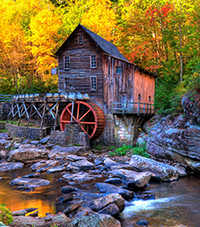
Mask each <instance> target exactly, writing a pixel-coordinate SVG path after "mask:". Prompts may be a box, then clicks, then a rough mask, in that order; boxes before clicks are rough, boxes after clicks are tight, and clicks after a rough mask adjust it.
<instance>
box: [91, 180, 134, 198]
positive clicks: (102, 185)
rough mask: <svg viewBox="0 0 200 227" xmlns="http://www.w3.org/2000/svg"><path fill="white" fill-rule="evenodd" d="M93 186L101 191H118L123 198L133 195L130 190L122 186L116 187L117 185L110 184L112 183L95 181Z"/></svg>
mask: <svg viewBox="0 0 200 227" xmlns="http://www.w3.org/2000/svg"><path fill="white" fill-rule="evenodd" d="M95 186H96V187H97V188H98V189H99V190H100V192H102V193H118V194H120V195H121V196H122V197H123V198H124V199H132V198H133V197H134V193H133V192H132V191H129V190H127V189H123V188H120V187H117V186H115V185H112V184H107V183H96V184H95Z"/></svg>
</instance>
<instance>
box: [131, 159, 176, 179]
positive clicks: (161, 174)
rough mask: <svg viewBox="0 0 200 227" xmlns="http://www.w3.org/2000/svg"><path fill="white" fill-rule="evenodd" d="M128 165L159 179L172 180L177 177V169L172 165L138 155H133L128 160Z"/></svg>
mask: <svg viewBox="0 0 200 227" xmlns="http://www.w3.org/2000/svg"><path fill="white" fill-rule="evenodd" d="M129 165H130V166H133V167H136V168H138V169H140V171H143V172H144V171H147V172H150V173H152V177H154V178H156V179H157V180H161V181H173V180H177V179H178V171H177V169H176V168H174V167H173V166H170V165H168V164H165V163H162V162H158V161H155V160H153V159H150V158H145V157H142V156H139V155H133V156H132V157H131V160H130V162H129Z"/></svg>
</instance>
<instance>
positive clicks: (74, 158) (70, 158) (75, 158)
mask: <svg viewBox="0 0 200 227" xmlns="http://www.w3.org/2000/svg"><path fill="white" fill-rule="evenodd" d="M66 159H67V161H71V162H76V161H80V160H83V159H86V158H85V157H81V156H77V155H74V154H69V155H66Z"/></svg>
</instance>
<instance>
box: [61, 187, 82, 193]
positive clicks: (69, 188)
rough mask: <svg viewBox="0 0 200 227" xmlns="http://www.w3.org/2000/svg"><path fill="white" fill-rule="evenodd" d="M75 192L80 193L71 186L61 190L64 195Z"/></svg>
mask: <svg viewBox="0 0 200 227" xmlns="http://www.w3.org/2000/svg"><path fill="white" fill-rule="evenodd" d="M74 191H78V189H77V188H75V187H73V186H71V185H66V186H63V187H62V188H61V192H62V193H70V192H74Z"/></svg>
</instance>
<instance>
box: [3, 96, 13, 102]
mask: <svg viewBox="0 0 200 227" xmlns="http://www.w3.org/2000/svg"><path fill="white" fill-rule="evenodd" d="M12 98H13V96H12V95H4V94H0V103H1V102H11V101H12Z"/></svg>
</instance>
